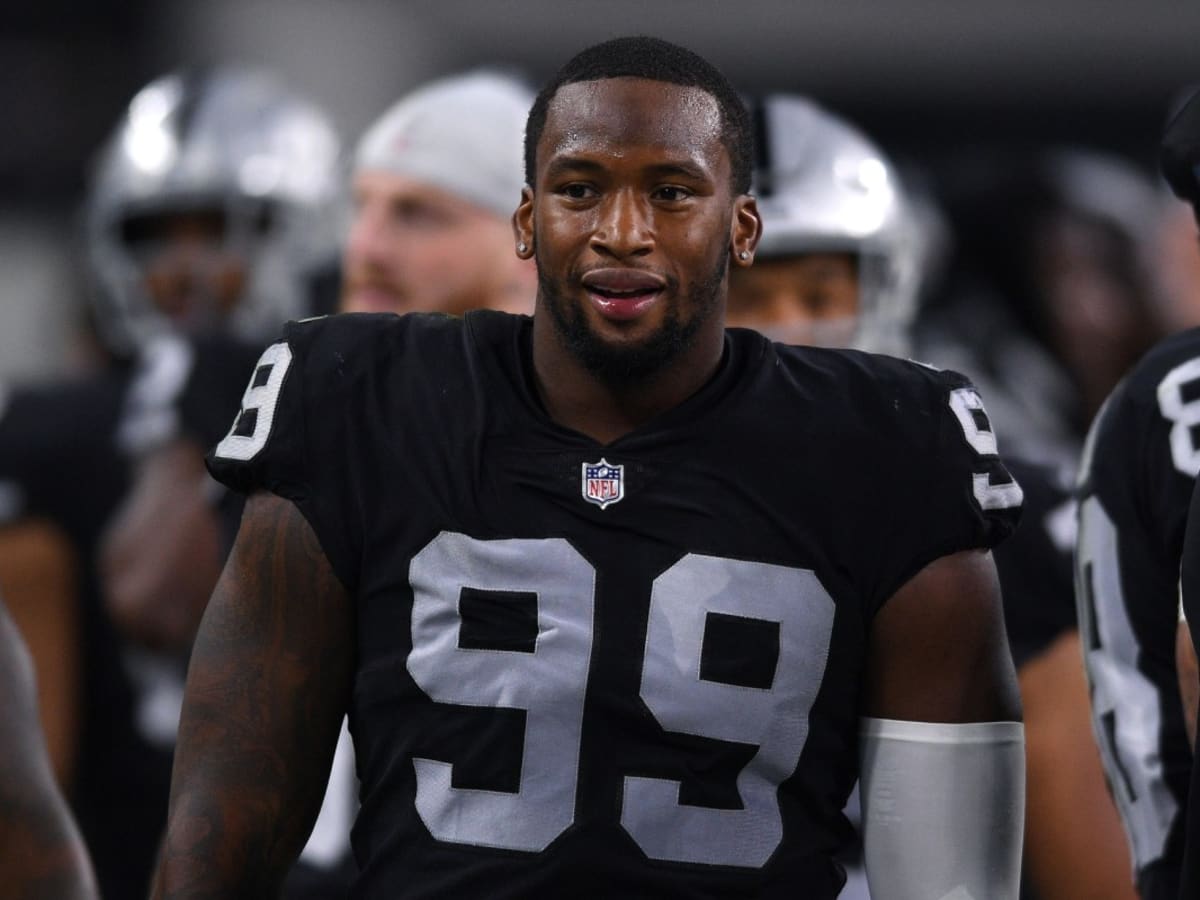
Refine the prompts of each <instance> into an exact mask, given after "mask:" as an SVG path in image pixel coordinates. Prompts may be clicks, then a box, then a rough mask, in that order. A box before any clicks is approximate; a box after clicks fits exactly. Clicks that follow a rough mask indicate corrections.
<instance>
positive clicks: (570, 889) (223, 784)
mask: <svg viewBox="0 0 1200 900" xmlns="http://www.w3.org/2000/svg"><path fill="white" fill-rule="evenodd" d="M752 159H753V144H752V135H751V127H750V122H749V117H748V115H747V113H746V111H745V109H744V107H743V106H742V103H741V101H740V100H739V99H738V96H737V94H736V92H735V91H734V90H733V88H732V87H731V86H730V85H729V84H728V82H727V81H725V79H724V78H723V77H722V76H720V74H719V73H717V72H716V71H715V70H714V69H713V68H712V67H711V66H710V65H709V64H707V63H706V62H705V61H703V60H702V59H700V58H699V57H697V56H695V55H694V54H692V53H690V52H688V51H685V50H683V49H681V48H678V47H676V46H674V45H671V44H668V43H666V42H663V41H659V40H656V39H651V38H628V39H618V40H614V41H609V42H606V43H604V44H601V45H598V46H595V47H592V48H590V49H588V50H585V51H583V52H582V53H581V54H579V55H578V56H576V57H575V58H574V59H573V60H571V61H570V62H569V63H568V64H567V66H566V67H565V68H564V69H562V70H561V71H560V72H559V74H558V75H557V76H556V77H555V78H554V79H553V80H552V81H551V82H550V84H549V85H547V87H545V88H544V89H543V90H542V92H541V93H540V94H539V96H538V99H537V100H536V101H535V103H534V106H533V108H532V110H531V112H530V116H529V120H528V126H527V130H526V177H527V181H528V185H527V187H526V188H525V190H524V192H523V195H522V201H521V204H520V206H519V207H518V208H517V211H516V213H515V216H514V227H515V232H516V235H515V237H516V243H517V253H518V255H520V256H521V257H522V258H535V259H536V261H537V266H538V279H539V281H538V284H539V287H538V296H537V306H536V311H535V314H534V316H533V317H532V319H530V318H528V317H523V316H509V315H505V314H503V313H497V312H491V311H477V312H472V313H469V314H467V315H466V316H465V317H463V318H461V319H460V318H448V317H441V316H424V315H409V316H404V317H399V318H393V317H390V316H389V317H375V316H371V317H366V316H340V317H333V318H327V319H322V320H316V321H310V322H307V323H298V324H294V325H291V326H289V327H288V329H287V332H286V334H287V337H286V339H285V340H284V341H281V342H279V343H277V344H274V345H272V347H270V348H269V349H268V350H267V351H266V353H265V354H264V357H263V359H262V361H261V363H260V366H259V369H258V371H257V374H256V376H255V378H254V380H253V382H252V384H251V386H250V387H249V388H248V390H247V394H246V396H245V398H244V404H243V406H244V409H243V412H242V414H241V415H240V416H239V417H238V419H237V421H236V423H235V425H234V426H233V428H232V429H231V431H230V433H229V435H227V437H226V438H225V439H224V440H222V442H221V443H220V444H219V445H218V447H217V449H216V450H215V451H214V453H213V455H212V456H211V457H210V464H211V467H212V471H213V472H214V474H216V475H218V476H219V477H220V478H221V479H223V480H225V481H227V482H228V483H229V484H231V485H234V486H236V487H238V488H239V489H242V490H246V491H249V492H250V494H251V495H250V498H249V500H248V502H247V505H246V511H245V514H244V516H243V520H242V525H241V529H240V531H239V533H238V538H237V541H236V543H235V545H234V549H233V552H232V554H231V556H230V560H229V563H228V565H227V567H226V570H225V572H224V573H223V575H222V578H221V581H220V583H219V584H218V586H217V589H216V591H215V593H214V595H213V598H212V600H211V602H210V603H209V606H208V609H207V611H206V613H205V617H204V621H203V623H202V626H201V630H200V634H199V636H198V637H197V641H196V644H195V647H194V649H193V655H192V664H191V667H190V670H189V680H188V688H187V697H186V700H185V705H184V715H183V719H182V722H181V728H180V743H179V747H178V752H177V756H176V768H175V771H174V774H173V779H172V781H173V784H172V805H171V813H170V824H169V828H168V835H167V840H166V844H165V847H164V852H163V857H162V863H161V866H160V869H159V872H158V878H157V881H156V889H155V896H157V897H180V896H185V895H190V894H192V893H194V892H200V893H228V894H239V895H240V894H255V895H259V896H264V895H265V896H269V895H270V894H271V893H272V892H273V891H274V890H276V888H277V885H278V883H279V879H280V878H281V877H282V874H283V872H284V871H285V870H286V868H287V866H288V864H289V862H290V860H291V858H292V857H293V856H294V855H295V853H296V852H297V851H298V849H299V847H300V846H301V845H302V844H303V842H304V838H305V835H306V834H307V831H308V828H309V827H310V825H311V822H312V818H313V816H314V815H315V811H316V808H317V806H318V804H319V801H320V793H321V785H322V783H323V781H324V777H325V774H326V773H327V771H328V767H329V759H330V755H331V753H332V750H333V746H334V742H335V739H336V737H337V732H338V727H339V723H340V722H341V719H342V716H343V715H344V713H345V712H346V711H347V710H348V709H352V716H351V718H352V721H353V723H354V738H355V744H356V753H357V758H358V765H359V771H360V775H361V776H362V799H363V804H362V808H361V812H360V815H359V818H358V822H357V824H356V827H355V831H354V841H355V850H356V856H357V857H358V859H359V862H360V864H361V867H362V875H361V878H360V880H359V882H358V883H357V885H356V892H357V895H358V896H363V897H374V896H380V897H382V896H387V897H403V896H415V895H426V896H428V895H438V896H455V897H471V896H487V897H508V896H513V897H515V896H519V897H529V896H535V895H536V896H573V895H578V894H580V893H591V894H597V895H601V896H632V895H641V896H671V895H676V896H678V895H687V896H717V895H720V896H731V895H749V894H754V895H757V896H792V895H794V893H795V891H796V890H797V889H803V890H804V891H805V893H806V896H808V897H810V898H813V900H827V898H833V897H834V896H836V894H837V893H838V891H839V890H840V888H841V886H842V881H843V875H842V873H841V872H840V870H839V867H838V866H837V865H836V863H835V862H834V859H833V854H834V853H835V852H836V851H837V849H838V848H839V846H840V845H841V844H843V843H844V842H845V841H846V840H847V832H848V825H847V823H846V822H845V819H844V818H843V816H842V807H843V805H844V803H845V800H846V796H847V795H848V794H849V792H850V789H851V786H852V785H853V783H854V780H855V778H856V776H857V775H858V774H859V773H860V771H861V773H862V775H863V777H864V780H865V784H866V789H865V791H864V796H865V797H866V798H867V802H866V804H865V810H866V812H865V815H866V826H867V831H866V833H867V862H868V870H869V871H870V872H871V874H872V876H873V878H875V879H877V882H876V884H874V885H873V890H876V891H877V895H878V898H879V900H888V898H893V897H909V896H922V897H924V896H930V897H941V896H945V895H953V893H954V892H959V893H963V894H964V895H970V896H976V897H989V898H1011V897H1014V896H1015V893H1016V878H1017V869H1018V862H1019V855H1020V848H1019V834H1020V819H1021V808H1022V796H1023V791H1022V787H1023V784H1022V767H1023V765H1022V753H1021V737H1020V732H1021V726H1020V724H1019V723H1018V722H1017V721H1015V720H1016V719H1018V718H1019V715H1020V714H1019V708H1018V701H1017V692H1016V685H1015V679H1014V677H1013V672H1012V666H1011V661H1010V660H1009V656H1008V649H1007V646H1006V644H1005V640H1004V632H1003V626H1002V621H1001V611H1000V600H999V592H998V588H997V585H996V576H995V571H994V567H993V565H992V562H991V558H990V555H989V554H988V552H987V550H986V548H987V547H989V546H991V545H992V544H994V543H996V542H997V541H999V540H1001V539H1002V538H1003V537H1004V536H1005V535H1007V534H1008V533H1009V532H1010V531H1011V530H1012V527H1013V525H1014V523H1015V520H1016V518H1017V515H1018V512H1019V505H1020V489H1019V487H1018V486H1016V485H1015V484H1014V483H1013V482H1012V481H1011V479H1010V478H1009V477H1008V476H1007V473H1006V472H1005V470H1004V468H1003V465H1002V464H1001V462H1000V460H999V458H998V456H996V454H995V451H994V439H993V435H992V433H991V431H990V428H989V427H988V424H987V419H986V415H985V414H984V412H983V409H982V404H981V402H980V400H979V397H978V394H976V393H975V392H974V390H973V389H972V388H971V387H970V386H969V385H968V384H967V383H966V381H965V380H964V379H962V378H961V377H960V376H956V375H953V374H951V373H942V372H935V371H933V370H930V369H928V368H925V367H921V366H917V365H913V364H910V363H906V362H902V361H898V360H894V359H890V358H888V357H882V356H880V357H872V356H867V355H863V354H857V353H853V352H851V351H836V350H816V349H810V348H787V347H784V346H783V345H778V344H771V343H769V342H768V341H767V340H766V339H764V338H762V337H761V336H760V335H758V334H755V333H754V332H751V331H747V330H742V329H730V330H729V331H726V329H725V323H724V307H725V293H726V288H727V281H726V273H727V271H728V268H729V267H730V266H731V265H732V266H747V265H750V264H751V263H752V261H753V256H754V251H755V248H756V245H757V243H758V238H759V235H760V233H761V223H760V220H759V217H758V214H757V211H756V208H755V202H754V199H753V198H752V197H751V196H750V195H749V194H748V191H749V188H750V166H751V160H752ZM313 423H320V427H312V426H313ZM798 460H803V464H802V465H797V461H798ZM352 685H353V691H352ZM864 716H865V717H866V718H865V721H864V720H862V719H861V717H864ZM860 728H862V729H863V735H862V736H861V737H860ZM860 746H861V748H862V763H861V766H860V765H859V763H858V762H857V757H858V753H857V751H858V750H859V748H860ZM896 770H903V771H904V772H905V778H904V779H902V780H900V781H896V780H894V779H892V778H890V777H888V775H887V774H886V773H889V772H892V771H896ZM877 777H878V778H879V780H878V781H877V780H876V778H877ZM968 786H969V787H968ZM876 792H877V794H876ZM877 795H878V797H879V798H880V804H879V805H878V806H876V804H875V803H874V800H875V798H876V796H877ZM948 848H950V850H951V852H947V849H948Z"/></svg>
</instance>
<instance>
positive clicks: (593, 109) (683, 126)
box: [538, 78, 722, 155]
mask: <svg viewBox="0 0 1200 900" xmlns="http://www.w3.org/2000/svg"><path fill="white" fill-rule="evenodd" d="M542 137H543V139H544V143H543V145H542V146H541V147H540V148H539V151H538V152H539V154H546V155H553V154H558V153H570V152H574V151H578V150H581V149H584V148H585V147H592V148H595V147H605V148H606V149H608V150H610V151H611V150H614V149H618V150H619V148H620V147H621V146H631V145H635V144H636V145H644V146H656V147H661V148H663V149H677V150H680V151H684V152H687V153H688V154H689V155H703V154H705V153H710V152H712V151H713V150H717V151H718V152H720V151H721V149H722V143H721V110H720V108H719V107H718V106H717V102H716V100H714V99H713V98H712V96H711V95H709V94H708V93H707V92H705V91H703V90H701V89H700V88H696V87H685V86H682V85H677V84H668V83H666V82H661V81H648V80H645V79H639V78H615V79H605V80H603V81H581V82H576V83H575V84H568V85H563V87H561V88H559V91H558V93H557V94H556V95H555V97H554V99H553V100H552V101H551V102H550V107H549V109H548V110H547V117H546V129H545V130H544V131H543V133H542ZM550 142H553V143H552V144H551V143H550Z"/></svg>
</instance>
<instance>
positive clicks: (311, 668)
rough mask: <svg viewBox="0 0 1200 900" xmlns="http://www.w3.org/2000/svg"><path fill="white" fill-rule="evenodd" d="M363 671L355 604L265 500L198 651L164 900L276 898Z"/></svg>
mask: <svg viewBox="0 0 1200 900" xmlns="http://www.w3.org/2000/svg"><path fill="white" fill-rule="evenodd" d="M353 665H354V619H353V608H352V605H351V602H350V598H349V596H348V594H347V592H346V590H345V588H344V587H343V586H342V584H341V582H340V581H338V579H337V577H336V576H335V575H334V573H333V570H332V568H331V567H330V564H329V561H328V560H327V559H326V558H325V555H324V553H323V552H322V551H321V548H320V545H319V544H318V542H317V539H316V536H315V535H314V534H313V532H312V529H311V527H310V526H309V524H308V522H307V521H306V520H305V519H304V517H303V516H302V515H301V514H300V512H299V511H298V510H297V509H296V507H295V506H294V505H293V504H292V503H291V502H289V501H287V500H283V499H281V498H279V497H276V496H274V495H272V494H267V493H258V494H255V495H253V496H252V497H251V498H250V499H249V501H248V502H247V504H246V510H245V514H244V516H243V518H242V526H241V530H240V531H239V532H238V536H237V540H236V542H235V544H234V547H233V551H232V553H231V554H230V557H229V561H228V563H227V564H226V566H225V571H224V572H223V573H222V575H221V578H220V581H219V582H218V583H217V587H216V590H215V591H214V592H213V596H212V600H211V601H210V602H209V604H208V609H207V610H206V611H205V613H204V618H203V620H202V622H201V625H200V632H199V634H198V635H197V638H196V643H195V646H194V648H193V650H192V657H191V664H190V666H189V669H188V679H187V691H186V694H185V696H184V705H183V716H182V719H181V721H180V727H179V741H178V745H177V748H176V751H175V768H174V771H173V773H172V778H171V802H170V809H169V811H168V814H167V833H166V837H165V840H164V845H163V849H162V857H161V860H160V862H159V869H158V873H157V875H156V877H155V885H154V892H153V896H154V897H155V898H161V900H167V898H170V900H181V898H198V897H223V898H229V897H270V896H274V895H277V894H278V891H279V885H280V883H281V882H282V879H283V877H284V875H285V874H286V872H287V869H288V867H289V865H290V864H291V863H292V861H293V860H294V859H295V858H296V856H297V855H298V854H299V852H300V850H301V849H302V847H303V846H304V842H305V839H306V838H307V836H308V833H309V831H310V830H311V828H312V824H313V821H314V820H315V818H316V816H317V812H318V810H319V809H320V805H321V798H322V795H323V794H324V791H325V782H326V780H327V777H328V774H329V766H330V762H331V760H332V757H333V751H334V746H335V744H336V743H337V738H338V731H339V729H340V727H341V721H342V716H343V715H344V713H345V711H346V707H347V705H348V702H349V696H350V684H351V677H352V672H353Z"/></svg>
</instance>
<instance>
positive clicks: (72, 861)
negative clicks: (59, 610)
mask: <svg viewBox="0 0 1200 900" xmlns="http://www.w3.org/2000/svg"><path fill="white" fill-rule="evenodd" d="M34 681H35V676H34V671H33V660H32V658H31V657H30V656H29V653H28V651H27V650H26V649H25V645H24V644H23V643H22V641H21V635H20V634H19V633H18V632H17V628H16V626H15V625H14V624H13V621H12V619H11V618H9V615H8V611H7V610H6V609H5V606H4V602H3V600H2V599H0V718H2V719H3V722H4V727H3V728H2V729H0V883H3V885H4V895H5V896H6V897H14V898H37V897H54V898H56V900H89V898H96V897H98V896H99V895H98V894H97V893H96V881H95V877H94V876H93V875H92V870H91V866H90V865H89V863H88V857H87V851H86V850H85V849H84V845H83V840H82V838H80V836H79V830H78V829H77V828H76V827H75V823H74V822H73V821H72V820H71V814H70V812H69V811H68V809H67V804H66V801H65V800H64V799H63V796H62V792H61V791H60V789H59V787H58V784H57V783H56V781H55V777H54V772H53V770H52V768H51V765H50V757H49V755H48V754H47V752H46V744H45V740H44V738H43V736H42V729H41V727H40V725H39V723H38V709H37V691H36V687H35V685H34Z"/></svg>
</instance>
